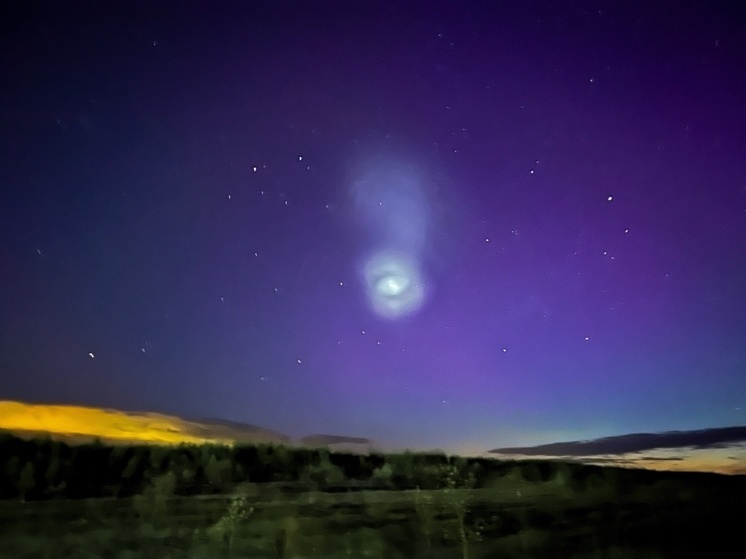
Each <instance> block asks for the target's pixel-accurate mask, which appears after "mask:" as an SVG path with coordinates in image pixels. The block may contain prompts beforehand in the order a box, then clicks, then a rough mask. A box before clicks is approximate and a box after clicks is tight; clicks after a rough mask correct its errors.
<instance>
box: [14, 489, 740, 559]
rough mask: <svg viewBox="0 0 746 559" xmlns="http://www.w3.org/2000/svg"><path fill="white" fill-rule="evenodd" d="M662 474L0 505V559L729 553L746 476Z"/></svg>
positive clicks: (472, 558) (484, 558)
mask: <svg viewBox="0 0 746 559" xmlns="http://www.w3.org/2000/svg"><path fill="white" fill-rule="evenodd" d="M702 479H703V480H704V481H703V482H702V483H701V484H696V483H695V484H692V483H691V481H687V482H686V483H684V482H683V481H681V480H680V479H675V478H671V479H668V478H666V476H665V475H662V476H661V479H660V481H658V482H656V483H654V484H650V485H646V486H645V487H640V488H634V487H633V488H631V489H628V490H627V491H626V492H625V493H624V494H619V492H615V491H610V490H609V488H608V487H607V485H605V484H603V483H601V484H598V486H596V487H593V486H591V487H590V488H589V489H587V490H585V491H583V492H582V493H578V492H573V491H570V490H569V489H568V487H567V486H566V485H564V484H563V483H562V482H561V480H552V481H549V482H541V483H537V482H528V481H525V480H523V479H521V478H520V477H518V476H510V475H508V476H504V477H502V478H499V479H497V480H495V481H494V482H493V483H491V484H489V485H488V486H487V487H484V488H481V489H439V490H430V491H425V490H407V491H385V490H378V491H354V492H342V493H325V492H320V491H306V492H303V493H300V494H289V493H283V492H281V491H280V489H279V488H278V487H277V486H274V485H272V484H265V485H261V486H260V485H259V484H254V485H252V484H247V485H245V486H244V487H243V488H242V490H241V491H240V492H239V493H237V494H234V495H230V496H225V495H221V496H198V497H175V496H173V495H167V494H160V493H159V492H158V491H146V492H145V493H144V494H143V495H138V496H135V497H134V498H126V499H84V500H49V501H36V502H26V503H23V502H18V501H0V557H2V558H3V559H6V558H7V559H32V558H34V559H35V558H40V559H41V558H44V559H66V558H71V559H72V558H75V559H93V558H111V559H136V558H153V559H156V558H158V559H169V558H172V559H187V558H189V559H208V558H209V559H212V558H228V559H238V558H246V559H270V558H272V559H278V558H279V559H301V558H305V559H343V558H350V557H353V558H367V557H369V558H380V559H418V558H422V559H450V558H453V559H499V558H518V557H536V558H542V559H543V558H550V557H574V558H591V557H594V558H595V557H597V558H605V557H608V558H612V557H625V558H627V557H628V558H635V559H640V558H661V557H665V558H668V557H672V558H673V557H715V556H717V554H716V553H715V551H714V550H715V549H716V548H721V547H722V546H725V545H727V544H728V543H730V544H733V545H734V546H737V545H739V539H740V535H741V534H740V530H742V525H743V518H744V510H743V507H744V503H746V499H745V497H746V480H745V479H744V478H743V477H741V478H732V479H731V480H730V481H729V482H728V483H727V484H725V485H723V484H716V485H715V486H713V485H712V484H710V483H709V482H707V480H708V479H710V478H702Z"/></svg>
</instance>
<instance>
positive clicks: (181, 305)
mask: <svg viewBox="0 0 746 559" xmlns="http://www.w3.org/2000/svg"><path fill="white" fill-rule="evenodd" d="M669 8H671V5H670V4H669V3H659V2H643V1H631V2H606V1H598V2H586V1H580V2H559V3H557V2H549V1H544V0H539V1H538V2H523V1H518V0H515V1H505V2H439V1H434V2H401V3H400V2H378V1H371V2H348V1H333V2H275V1H258V2H226V3H207V2H205V3H200V2H190V3H166V2H118V3H117V2H106V3H100V4H99V3H95V4H90V3H83V4H77V5H73V6H71V5H68V4H64V3H44V2H38V3H35V2H13V3H8V4H6V5H4V7H3V12H4V17H2V18H0V41H1V42H2V48H0V63H1V64H2V68H1V70H2V75H3V76H4V78H3V87H2V88H1V89H0V115H1V117H2V127H1V128H0V142H2V143H1V144H0V240H1V241H2V242H0V400H18V401H23V402H32V403H34V402H36V403H50V404H75V405H83V406H96V407H101V408H113V409H121V410H145V411H153V412H159V413H163V414H172V415H178V416H181V417H185V418H195V419H196V418H223V419H226V420H231V421H237V422H246V423H250V424H252V425H257V426H262V427H266V428H267V429H273V430H276V431H278V432H281V433H284V434H286V435H288V436H290V437H292V438H294V439H296V440H297V439H299V438H301V437H304V436H308V435H313V434H329V435H340V436H351V437H365V438H369V439H371V440H372V441H373V442H374V443H375V446H376V447H378V448H380V449H382V450H390V449H402V448H412V449H422V450H430V449H442V450H444V451H446V452H449V453H483V452H486V451H488V450H490V449H510V448H512V447H517V448H520V449H528V448H531V447H535V446H537V445H549V446H546V447H543V448H559V447H556V446H551V445H553V444H554V443H564V442H572V441H588V440H592V439H604V440H606V439H605V438H607V437H623V436H628V435H631V434H640V433H663V432H669V431H681V432H689V431H692V432H695V431H696V432H699V431H702V430H708V429H722V428H731V427H739V426H744V425H746V179H744V177H746V151H744V149H745V148H746V98H745V97H746V93H744V92H746V62H745V61H746V35H745V34H744V33H743V29H746V16H745V15H744V11H743V10H742V9H740V8H739V7H738V6H737V3H728V2H717V1H716V2H682V3H677V5H676V9H675V10H673V9H669ZM708 432H709V431H708ZM737 432H738V433H742V431H737ZM728 433H732V431H728ZM740 436H741V435H739V437H740ZM611 440H612V441H615V440H617V439H611ZM619 440H621V439H619ZM624 440H626V439H624ZM634 440H635V441H636V440H637V439H634ZM645 440H648V439H645ZM675 440H676V441H680V440H682V439H680V438H676V439H675ZM708 440H709V439H708ZM735 442H736V443H738V444H734V445H731V446H729V447H728V449H729V450H728V451H727V453H725V454H723V456H722V460H723V461H725V462H724V463H727V465H728V468H731V470H733V471H735V470H736V469H737V468H739V467H740V468H742V469H743V471H746V466H744V456H745V455H746V453H744V447H743V441H740V443H739V441H738V440H737V441H735ZM676 444H679V443H676ZM692 444H694V443H692ZM718 444H719V443H718ZM573 445H575V443H572V445H570V446H568V445H565V446H562V445H560V447H562V448H569V449H576V448H577V445H575V446H573ZM669 446H670V445H669ZM604 448H606V447H604ZM634 448H637V447H634ZM677 452H678V451H677ZM723 452H725V451H723ZM676 456H678V458H675V459H677V460H678V459H680V458H681V454H677V455H676ZM628 458H629V457H628ZM633 458H634V457H633ZM708 467H709V466H708Z"/></svg>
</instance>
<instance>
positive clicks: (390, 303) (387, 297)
mask: <svg viewBox="0 0 746 559" xmlns="http://www.w3.org/2000/svg"><path fill="white" fill-rule="evenodd" d="M352 195H353V199H354V202H355V207H356V210H357V216H358V217H359V218H360V222H361V224H362V226H363V227H365V228H366V229H367V230H368V233H369V234H370V235H371V239H372V249H371V250H370V252H369V253H367V254H365V255H364V258H363V259H362V262H361V264H360V268H359V271H360V274H361V276H362V282H363V286H364V288H365V291H366V295H367V299H368V303H369V305H370V307H371V308H372V310H373V311H374V312H376V313H377V314H378V315H379V316H382V317H384V318H388V319H396V318H400V317H403V316H406V315H411V314H414V313H415V312H417V311H418V310H419V309H420V308H421V307H422V304H423V303H424V302H425V299H426V295H427V293H428V289H427V282H426V280H425V277H424V274H423V271H422V257H423V252H424V248H425V243H426V240H427V227H428V222H429V213H430V212H429V205H428V201H427V198H426V197H425V195H424V193H423V190H422V187H421V185H420V182H419V180H418V177H417V175H416V173H415V172H414V171H413V170H412V169H409V168H407V167H403V166H401V165H392V164H379V165H376V166H374V167H372V168H368V169H367V170H366V172H365V173H363V174H362V178H359V179H358V180H356V181H355V182H354V183H353V186H352Z"/></svg>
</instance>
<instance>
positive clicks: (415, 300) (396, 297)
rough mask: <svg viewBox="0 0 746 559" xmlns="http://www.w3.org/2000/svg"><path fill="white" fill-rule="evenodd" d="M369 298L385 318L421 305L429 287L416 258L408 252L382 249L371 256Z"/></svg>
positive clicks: (368, 263) (367, 272) (367, 270)
mask: <svg viewBox="0 0 746 559" xmlns="http://www.w3.org/2000/svg"><path fill="white" fill-rule="evenodd" d="M363 276H364V278H365V283H366V291H367V293H368V300H369V302H370V305H371V307H372V308H373V310H374V311H375V312H376V313H378V314H379V315H381V316H383V317H385V318H399V317H401V316H405V315H408V314H411V313H413V312H414V311H416V310H418V309H419V308H420V305H421V304H422V302H423V299H424V295H425V290H424V289H423V285H422V279H421V277H420V273H419V271H418V269H417V267H416V266H415V264H414V262H412V261H410V260H409V259H408V258H407V257H406V256H405V255H402V254H396V253H393V252H388V251H382V252H378V253H375V254H374V255H373V256H371V257H370V258H368V260H367V261H366V263H365V266H364V268H363Z"/></svg>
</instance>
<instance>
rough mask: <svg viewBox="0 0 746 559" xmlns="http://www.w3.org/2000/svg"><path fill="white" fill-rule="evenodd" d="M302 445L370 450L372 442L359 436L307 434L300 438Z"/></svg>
mask: <svg viewBox="0 0 746 559" xmlns="http://www.w3.org/2000/svg"><path fill="white" fill-rule="evenodd" d="M300 443H301V444H302V445H303V446H307V447H311V448H320V447H328V448H332V449H335V450H336V449H344V450H364V451H366V452H367V451H368V450H370V447H371V446H372V445H373V442H372V441H371V440H370V439H364V438H361V437H344V436H339V435H309V436H307V437H303V438H302V439H301V440H300Z"/></svg>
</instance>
